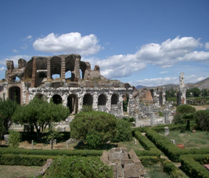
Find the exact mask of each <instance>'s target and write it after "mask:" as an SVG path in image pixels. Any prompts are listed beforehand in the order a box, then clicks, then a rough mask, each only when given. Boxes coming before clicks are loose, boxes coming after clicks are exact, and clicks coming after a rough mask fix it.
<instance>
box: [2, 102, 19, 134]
mask: <svg viewBox="0 0 209 178" xmlns="http://www.w3.org/2000/svg"><path fill="white" fill-rule="evenodd" d="M18 106H19V104H17V103H16V102H14V101H12V100H10V99H7V100H0V127H1V128H2V129H3V128H4V130H5V132H7V131H8V129H9V127H10V126H11V125H12V115H13V114H14V112H15V110H16V109H17V107H18Z"/></svg>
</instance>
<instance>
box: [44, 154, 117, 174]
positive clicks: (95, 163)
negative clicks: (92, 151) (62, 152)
mask: <svg viewBox="0 0 209 178" xmlns="http://www.w3.org/2000/svg"><path fill="white" fill-rule="evenodd" d="M44 177H46V178H51V177H53V178H60V177H72V178H77V177H79V178H86V177H91V178H110V177H111V178H112V177H113V172H112V170H111V168H109V167H108V166H106V165H104V164H103V163H102V162H101V161H99V160H98V159H92V158H91V159H88V158H81V157H71V158H66V157H62V158H59V159H56V160H55V161H54V162H53V163H52V165H51V166H50V168H49V169H48V170H47V171H46V174H45V176H44Z"/></svg>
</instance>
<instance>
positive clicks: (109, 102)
mask: <svg viewBox="0 0 209 178" xmlns="http://www.w3.org/2000/svg"><path fill="white" fill-rule="evenodd" d="M111 96H112V95H111V94H108V95H107V103H106V107H107V112H108V113H109V112H110V111H111Z"/></svg>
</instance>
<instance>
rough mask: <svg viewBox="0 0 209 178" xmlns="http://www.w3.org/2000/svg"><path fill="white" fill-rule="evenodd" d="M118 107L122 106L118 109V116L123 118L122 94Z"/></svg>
mask: <svg viewBox="0 0 209 178" xmlns="http://www.w3.org/2000/svg"><path fill="white" fill-rule="evenodd" d="M118 100H119V101H118V106H119V105H120V108H118V115H119V116H123V95H122V94H120V95H119V98H118Z"/></svg>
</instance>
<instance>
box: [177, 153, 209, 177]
mask: <svg viewBox="0 0 209 178" xmlns="http://www.w3.org/2000/svg"><path fill="white" fill-rule="evenodd" d="M198 157H205V159H206V160H207V162H206V163H209V155H183V156H181V157H180V161H181V169H182V170H183V171H184V172H185V173H186V174H187V175H188V176H189V177H191V178H197V177H198V178H209V173H208V170H207V169H206V168H204V167H203V165H201V164H200V163H199V162H197V161H198ZM195 159H196V160H197V161H196V160H195Z"/></svg>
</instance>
